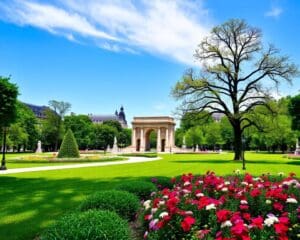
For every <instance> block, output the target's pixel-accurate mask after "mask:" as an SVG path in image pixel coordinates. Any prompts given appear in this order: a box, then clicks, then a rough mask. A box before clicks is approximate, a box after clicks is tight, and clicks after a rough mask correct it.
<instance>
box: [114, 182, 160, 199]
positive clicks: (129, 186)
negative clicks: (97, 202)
mask: <svg viewBox="0 0 300 240" xmlns="http://www.w3.org/2000/svg"><path fill="white" fill-rule="evenodd" d="M117 189H118V190H122V191H126V192H130V193H133V194H135V195H136V196H138V197H139V199H141V200H146V199H149V198H150V194H151V193H152V192H155V191H156V190H157V188H156V187H155V185H154V184H153V183H151V182H146V181H132V182H124V183H121V184H120V185H118V186H117Z"/></svg>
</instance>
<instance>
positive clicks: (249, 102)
mask: <svg viewBox="0 0 300 240" xmlns="http://www.w3.org/2000/svg"><path fill="white" fill-rule="evenodd" d="M195 58H196V60H199V61H200V63H201V64H202V69H201V71H200V73H199V74H197V73H196V72H195V71H194V70H188V71H187V72H186V74H184V76H183V78H182V80H181V81H179V82H178V83H177V84H176V86H175V87H174V89H173V96H174V97H175V98H176V99H178V100H181V101H182V105H181V106H180V107H179V109H180V110H181V111H184V112H191V111H198V112H204V111H208V112H209V113H210V114H213V113H221V114H224V115H225V116H226V117H227V119H228V120H229V122H230V124H231V126H232V128H233V132H234V150H235V156H234V159H235V160H240V159H243V149H242V134H243V132H244V130H245V129H246V128H248V127H250V126H257V124H256V121H255V119H251V118H249V117H248V114H249V113H250V112H252V111H254V110H255V108H256V107H257V106H264V107H266V108H269V106H268V103H269V101H270V100H271V99H272V93H271V91H270V89H271V90H272V88H270V87H271V86H272V87H273V89H277V88H278V86H279V85H280V83H281V82H282V81H286V82H288V83H291V82H292V79H293V77H295V76H297V75H298V74H299V72H298V69H297V67H296V65H295V64H293V63H291V61H290V59H289V58H288V57H287V56H283V55H280V51H279V50H278V49H277V48H275V47H274V46H273V45H268V46H267V47H265V46H264V44H263V43H262V33H261V31H260V30H259V29H258V28H255V27H252V26H249V25H248V24H247V23H246V22H245V21H243V20H238V19H233V20H229V21H227V22H225V23H224V24H221V25H219V26H216V27H214V28H213V29H212V31H211V33H210V35H209V36H208V37H207V38H205V39H204V40H203V41H202V42H201V43H200V44H199V46H198V48H197V50H196V53H195Z"/></svg>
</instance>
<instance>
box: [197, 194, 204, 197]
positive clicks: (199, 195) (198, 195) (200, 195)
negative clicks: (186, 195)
mask: <svg viewBox="0 0 300 240" xmlns="http://www.w3.org/2000/svg"><path fill="white" fill-rule="evenodd" d="M203 196H204V194H203V193H197V194H196V197H203Z"/></svg>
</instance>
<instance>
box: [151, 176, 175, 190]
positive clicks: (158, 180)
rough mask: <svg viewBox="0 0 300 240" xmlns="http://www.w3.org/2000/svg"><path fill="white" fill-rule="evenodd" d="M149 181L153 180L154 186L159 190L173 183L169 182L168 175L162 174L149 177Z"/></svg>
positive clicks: (169, 186)
mask: <svg viewBox="0 0 300 240" xmlns="http://www.w3.org/2000/svg"><path fill="white" fill-rule="evenodd" d="M151 182H153V183H154V184H155V185H156V187H157V188H158V189H160V190H162V189H164V188H172V187H173V183H172V182H171V178H169V177H163V176H158V177H153V178H151Z"/></svg>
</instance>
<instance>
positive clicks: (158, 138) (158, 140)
mask: <svg viewBox="0 0 300 240" xmlns="http://www.w3.org/2000/svg"><path fill="white" fill-rule="evenodd" d="M160 134H161V132H160V128H158V129H157V139H156V151H157V152H161V136H160Z"/></svg>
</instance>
